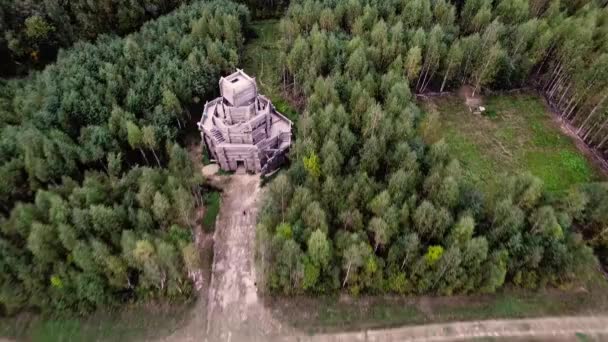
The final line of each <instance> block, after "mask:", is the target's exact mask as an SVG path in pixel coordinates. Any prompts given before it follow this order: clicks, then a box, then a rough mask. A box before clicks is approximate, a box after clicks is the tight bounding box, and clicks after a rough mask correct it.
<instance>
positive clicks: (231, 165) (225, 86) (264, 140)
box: [198, 69, 292, 174]
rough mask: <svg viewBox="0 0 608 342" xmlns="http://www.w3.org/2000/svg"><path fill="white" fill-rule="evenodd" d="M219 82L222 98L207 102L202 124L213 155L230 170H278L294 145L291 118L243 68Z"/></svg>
mask: <svg viewBox="0 0 608 342" xmlns="http://www.w3.org/2000/svg"><path fill="white" fill-rule="evenodd" d="M219 83H220V93H221V97H218V98H217V99H215V100H213V101H211V102H207V103H206V104H205V108H204V110H203V116H202V118H201V120H200V122H199V123H198V128H199V130H200V131H201V137H202V141H203V143H204V144H205V147H206V148H207V151H209V156H210V158H211V159H212V161H215V162H217V163H218V164H219V166H220V168H222V169H223V170H226V171H236V170H237V169H239V168H240V169H244V170H246V171H248V172H253V173H262V174H265V173H268V172H270V171H273V170H275V169H276V168H277V167H279V166H280V165H281V164H282V163H283V161H284V159H285V154H286V153H287V151H288V149H289V147H290V145H291V125H292V123H291V121H289V119H287V118H286V117H285V116H284V115H283V114H281V113H279V112H278V111H277V110H276V109H275V108H274V106H273V105H272V103H271V102H270V100H269V99H268V98H266V97H265V96H264V95H260V94H258V87H257V84H256V82H255V78H252V77H249V76H248V75H247V74H245V73H244V72H243V70H240V69H237V71H236V72H235V73H233V74H231V75H229V76H227V77H222V78H220V82H219Z"/></svg>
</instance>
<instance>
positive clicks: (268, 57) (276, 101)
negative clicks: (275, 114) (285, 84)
mask: <svg viewBox="0 0 608 342" xmlns="http://www.w3.org/2000/svg"><path fill="white" fill-rule="evenodd" d="M251 28H252V30H253V32H254V33H255V37H253V38H251V39H250V40H249V41H248V42H247V44H246V46H245V50H244V51H243V56H242V63H241V67H242V68H243V70H244V71H245V72H246V73H247V74H249V75H251V76H253V77H255V78H256V80H257V82H258V88H259V91H260V93H261V94H264V95H266V96H267V97H268V98H269V99H270V100H271V101H272V104H273V105H274V106H275V108H276V109H277V110H278V111H279V112H281V113H283V114H284V115H285V116H287V117H288V118H289V120H291V121H293V122H294V123H295V122H296V120H297V119H298V112H297V111H296V109H295V108H294V107H293V106H291V105H290V104H289V102H288V101H287V100H286V98H285V97H284V96H283V94H282V84H281V82H282V81H281V69H280V63H279V54H280V50H279V47H278V45H277V39H278V37H280V32H279V20H276V19H272V20H261V21H257V22H254V23H253V24H252V25H251Z"/></svg>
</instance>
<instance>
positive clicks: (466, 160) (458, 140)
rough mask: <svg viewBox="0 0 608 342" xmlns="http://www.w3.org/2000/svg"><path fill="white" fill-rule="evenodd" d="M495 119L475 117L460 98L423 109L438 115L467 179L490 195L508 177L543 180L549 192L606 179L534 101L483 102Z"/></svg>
mask: <svg viewBox="0 0 608 342" xmlns="http://www.w3.org/2000/svg"><path fill="white" fill-rule="evenodd" d="M484 106H486V108H487V112H489V113H492V115H487V116H486V115H483V116H482V115H474V114H472V113H470V112H469V110H468V108H467V107H466V106H465V105H464V103H463V100H462V99H460V98H458V97H455V96H453V97H442V98H436V99H433V100H432V102H426V103H424V104H423V107H425V108H426V109H427V110H436V111H437V112H438V113H439V121H440V123H441V130H442V131H443V135H444V138H445V139H446V142H447V143H448V146H449V148H450V149H451V151H452V153H453V155H454V157H456V158H458V159H459V160H460V162H461V164H462V166H463V168H464V170H465V173H466V175H467V176H468V178H469V179H470V180H472V181H473V182H475V183H478V184H482V185H483V186H485V187H486V188H487V189H488V190H492V187H493V183H494V181H495V180H496V179H498V178H499V177H500V176H501V175H503V174H504V173H515V172H526V171H529V172H531V173H532V174H533V175H535V176H537V177H539V178H540V179H541V180H542V181H543V182H544V184H545V187H546V189H547V190H548V191H550V192H552V193H557V194H559V193H562V192H563V191H565V190H567V189H569V188H570V187H571V186H573V185H576V184H580V183H585V182H591V181H598V180H601V179H602V176H601V171H600V170H599V169H598V168H597V167H596V166H595V165H593V163H592V162H591V161H590V160H588V159H587V158H586V157H585V155H584V154H583V153H582V152H580V151H579V150H578V148H577V147H576V145H575V143H574V141H573V140H572V139H571V138H570V137H568V136H566V135H564V134H563V133H562V132H561V131H560V128H559V127H558V125H557V124H556V123H555V122H554V121H553V120H552V117H551V114H550V113H548V112H547V110H546V108H545V105H544V103H543V102H542V99H540V98H539V97H538V96H536V95H508V96H507V95H497V96H490V97H488V98H486V99H485V103H484Z"/></svg>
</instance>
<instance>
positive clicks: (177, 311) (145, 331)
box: [0, 304, 191, 342]
mask: <svg viewBox="0 0 608 342" xmlns="http://www.w3.org/2000/svg"><path fill="white" fill-rule="evenodd" d="M190 307H191V305H188V304H182V305H164V306H158V305H154V304H149V305H143V304H138V305H135V306H132V307H128V308H124V309H120V310H116V311H99V312H96V313H94V314H92V315H90V316H88V317H79V316H51V317H48V316H32V315H27V314H22V315H19V316H17V317H12V318H3V319H2V320H0V336H2V337H8V338H13V339H16V340H19V341H36V342H59V341H63V342H65V341H108V342H114V341H148V340H152V339H157V338H162V337H163V336H167V335H169V334H171V332H173V331H174V330H175V329H177V328H179V327H180V326H182V325H183V324H185V323H186V322H187V320H188V313H189V309H190Z"/></svg>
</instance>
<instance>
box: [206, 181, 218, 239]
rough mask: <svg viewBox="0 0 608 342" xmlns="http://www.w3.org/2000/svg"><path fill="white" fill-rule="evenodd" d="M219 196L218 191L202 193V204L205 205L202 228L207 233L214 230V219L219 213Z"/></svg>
mask: <svg viewBox="0 0 608 342" xmlns="http://www.w3.org/2000/svg"><path fill="white" fill-rule="evenodd" d="M221 198H222V196H221V193H220V192H219V191H210V192H207V193H205V195H203V204H204V205H205V214H204V215H203V229H204V230H205V231H206V232H208V233H209V232H213V231H214V230H215V220H216V219H217V215H218V214H219V213H220V202H221Z"/></svg>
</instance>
